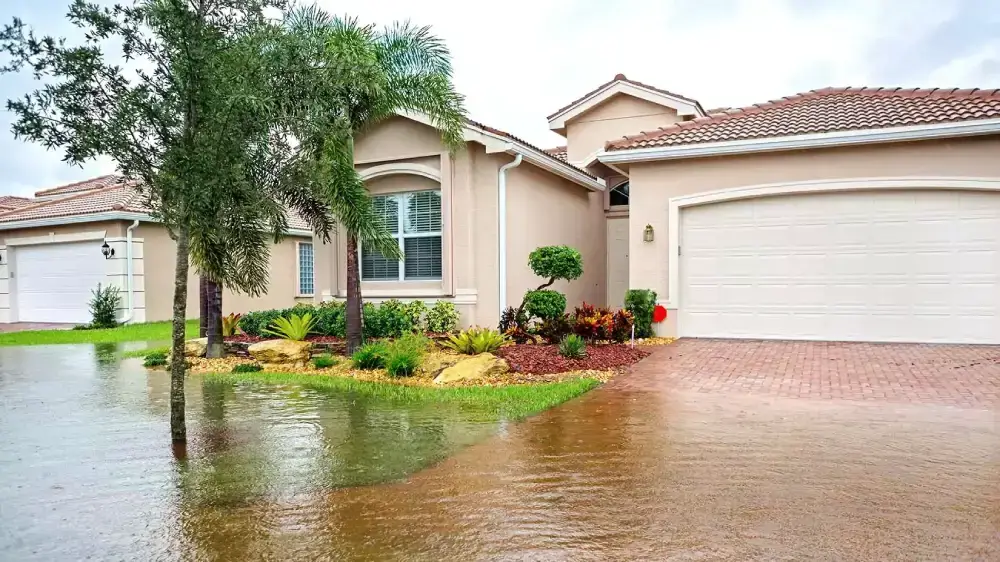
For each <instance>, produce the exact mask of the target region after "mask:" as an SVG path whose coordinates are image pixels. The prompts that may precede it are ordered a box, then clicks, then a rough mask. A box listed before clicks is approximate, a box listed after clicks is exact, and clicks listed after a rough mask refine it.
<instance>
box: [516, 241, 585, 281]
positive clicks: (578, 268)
mask: <svg viewBox="0 0 1000 562" xmlns="http://www.w3.org/2000/svg"><path fill="white" fill-rule="evenodd" d="M528 265H529V266H530V267H531V270H532V271H534V272H535V275H537V276H539V277H543V278H546V279H549V284H550V285H551V284H552V283H553V282H554V281H555V280H556V279H565V280H566V281H572V280H574V279H579V278H580V276H581V275H583V256H581V255H580V252H578V251H577V250H575V249H573V248H570V247H569V246H542V247H541V248H535V250H534V251H532V252H531V253H530V254H528Z"/></svg>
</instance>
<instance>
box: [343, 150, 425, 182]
mask: <svg viewBox="0 0 1000 562" xmlns="http://www.w3.org/2000/svg"><path fill="white" fill-rule="evenodd" d="M435 156H437V155H436V154H435ZM393 174H410V175H414V176H421V177H425V178H427V179H429V180H434V181H436V182H438V183H441V171H440V170H438V169H437V168H432V167H430V166H426V165H424V164H414V163H412V162H393V163H389V164H380V165H378V166H372V167H371V168H366V169H364V170H362V171H361V174H360V176H361V179H362V180H363V181H369V180H373V179H375V178H380V177H382V176H390V175H393Z"/></svg>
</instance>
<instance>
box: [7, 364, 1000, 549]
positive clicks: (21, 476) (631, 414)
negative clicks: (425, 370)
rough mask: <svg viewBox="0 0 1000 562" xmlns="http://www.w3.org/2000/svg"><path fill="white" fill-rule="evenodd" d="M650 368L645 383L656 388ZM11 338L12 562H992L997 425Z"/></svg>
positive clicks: (887, 408)
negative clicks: (210, 370) (174, 409)
mask: <svg viewBox="0 0 1000 562" xmlns="http://www.w3.org/2000/svg"><path fill="white" fill-rule="evenodd" d="M635 376H651V375H649V374H642V375H638V374H637V375H635ZM187 388H188V390H187V400H188V423H189V426H188V434H189V439H190V444H189V447H188V453H189V454H188V458H187V459H186V460H184V461H179V460H176V459H175V458H174V456H173V455H172V453H171V449H170V447H169V443H168V427H167V424H168V410H169V406H168V400H167V393H168V380H167V376H166V374H165V373H162V372H147V371H146V370H145V369H143V368H142V367H141V366H140V365H139V361H138V360H126V361H120V360H118V359H116V357H115V355H114V348H113V347H95V346H58V347H55V346H49V347H18V348H0V560H3V561H8V560H9V561H22V560H44V561H58V560H71V561H76V560H205V561H229V560H232V561H246V560H428V561H437V560H456V561H478V560H560V561H561V560H568V561H569V560H571V561H581V560H831V561H832V560H838V561H839V560H873V561H874V560H878V561H882V560H987V561H993V560H1000V433H998V424H997V413H996V412H995V411H992V410H986V409H974V408H954V407H945V406H941V407H937V406H933V405H901V404H881V403H875V402H873V403H863V402H850V401H842V402H841V401H827V402H817V401H808V400H794V399H786V398H776V397H769V396H754V395H740V394H729V393H701V392H692V391H689V390H684V389H671V388H669V387H667V386H664V385H657V384H650V385H635V384H620V383H617V382H612V383H610V384H609V385H607V386H605V387H603V388H599V389H597V390H595V391H592V392H590V393H589V394H587V395H585V396H583V397H581V398H579V399H576V400H573V401H570V402H568V403H566V404H564V405H562V406H560V407H557V408H555V409H553V410H550V411H548V412H545V413H543V414H541V415H538V416H536V417H533V418H530V419H528V420H526V421H523V422H520V423H512V422H505V421H503V420H500V421H497V420H493V419H491V418H490V416H488V415H484V414H483V413H481V412H475V411H469V410H460V409H456V408H451V407H446V406H405V407H404V406H399V405H393V404H387V403H379V402H372V401H359V400H357V399H355V398H353V397H351V396H344V395H331V394H323V393H320V392H316V391H312V390H306V389H300V388H295V387H280V388H262V387H242V386H241V387H234V386H230V385H219V384H212V383H209V382H206V381H205V380H203V379H201V378H199V377H191V378H190V379H189V380H188V385H187Z"/></svg>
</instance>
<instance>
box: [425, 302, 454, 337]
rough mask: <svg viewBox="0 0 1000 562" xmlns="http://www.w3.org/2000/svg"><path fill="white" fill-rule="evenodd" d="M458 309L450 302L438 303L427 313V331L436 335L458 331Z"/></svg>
mask: <svg viewBox="0 0 1000 562" xmlns="http://www.w3.org/2000/svg"><path fill="white" fill-rule="evenodd" d="M458 319H459V315H458V309H457V308H455V305H454V304H453V303H451V302H448V301H437V302H436V303H434V306H432V307H431V308H430V310H428V311H427V331H428V332H434V333H444V332H454V331H455V330H457V329H458Z"/></svg>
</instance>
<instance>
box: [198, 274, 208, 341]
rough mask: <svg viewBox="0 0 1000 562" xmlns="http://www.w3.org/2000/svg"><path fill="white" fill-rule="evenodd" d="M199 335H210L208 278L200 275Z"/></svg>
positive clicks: (202, 336) (200, 336)
mask: <svg viewBox="0 0 1000 562" xmlns="http://www.w3.org/2000/svg"><path fill="white" fill-rule="evenodd" d="M198 337H199V338H204V337H208V279H205V278H204V277H203V276H201V275H199V276H198Z"/></svg>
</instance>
